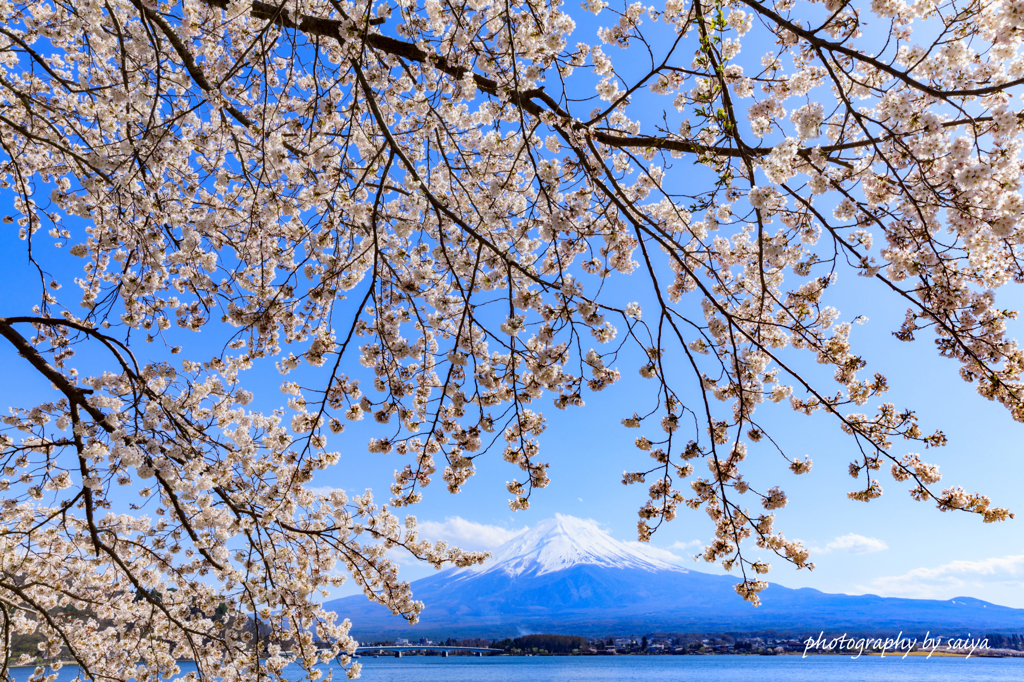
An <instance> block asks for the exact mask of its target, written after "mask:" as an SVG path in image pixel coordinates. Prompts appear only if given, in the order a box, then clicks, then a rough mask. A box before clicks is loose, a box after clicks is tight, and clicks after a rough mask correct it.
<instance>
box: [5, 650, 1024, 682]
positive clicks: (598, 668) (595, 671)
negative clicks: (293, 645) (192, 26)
mask: <svg viewBox="0 0 1024 682" xmlns="http://www.w3.org/2000/svg"><path fill="white" fill-rule="evenodd" d="M360 663H362V665H363V673H362V678H361V679H363V680H365V681H366V682H508V680H509V679H511V678H518V679H522V680H531V681H532V680H538V681H543V682H603V681H605V680H607V681H608V682H612V681H613V680H614V681H615V682H652V681H656V682H662V681H664V682H707V681H709V680H713V681H714V682H822V681H826V682H827V681H830V680H841V681H842V682H964V681H968V680H983V681H984V682H1019V681H1020V680H1022V679H1024V659H1007V658H971V659H965V658H931V659H925V658H921V657H917V658H915V657H908V658H906V659H900V658H895V657H891V656H887V657H886V658H884V659H882V658H879V657H876V656H872V657H867V656H865V657H862V658H860V659H858V660H850V659H849V658H847V657H844V656H810V657H808V658H806V659H804V658H801V657H800V656H618V657H603V656H600V657H598V656H551V657H535V658H527V657H522V656H493V657H485V658H472V657H452V658H441V657H439V656H405V657H403V658H400V659H396V658H391V657H381V658H362V659H360ZM181 668H182V672H183V673H187V672H189V671H190V670H195V667H194V666H193V665H192V664H190V663H182V664H181ZM285 672H286V674H287V673H291V674H290V675H288V677H289V679H292V680H302V679H304V677H303V675H302V671H301V669H299V668H298V667H296V666H292V667H291V668H289V669H286V670H285ZM12 673H13V677H14V682H25V680H27V679H28V677H29V675H31V673H32V669H31V668H16V669H14V670H13V671H12ZM78 679H80V678H79V676H78V669H77V668H76V667H75V666H67V667H65V668H63V669H62V670H61V671H60V673H59V675H58V677H57V680H58V682H72V681H73V680H78ZM335 679H336V680H337V679H344V674H343V673H342V672H341V670H340V669H336V670H335Z"/></svg>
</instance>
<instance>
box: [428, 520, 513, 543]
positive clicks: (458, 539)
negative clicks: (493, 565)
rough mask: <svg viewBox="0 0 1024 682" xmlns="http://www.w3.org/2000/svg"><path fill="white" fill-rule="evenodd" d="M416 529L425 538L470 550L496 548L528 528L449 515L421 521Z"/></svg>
mask: <svg viewBox="0 0 1024 682" xmlns="http://www.w3.org/2000/svg"><path fill="white" fill-rule="evenodd" d="M416 529H417V530H418V531H419V536H420V537H421V538H423V539H426V540H444V541H446V542H448V543H449V544H452V545H454V546H456V547H458V548H460V549H468V550H488V549H494V548H495V547H498V546H499V545H503V544H504V543H506V542H508V541H509V540H511V539H512V538H514V537H515V536H517V535H519V534H520V533H522V532H523V531H524V530H526V529H525V528H502V527H501V526H491V525H488V524H486V523H477V522H476V521H467V520H466V519H464V518H462V517H461V516H448V517H446V518H445V520H444V522H440V521H420V522H419V523H418V524H417V526H416Z"/></svg>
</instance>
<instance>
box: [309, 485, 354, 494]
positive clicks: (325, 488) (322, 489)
mask: <svg viewBox="0 0 1024 682" xmlns="http://www.w3.org/2000/svg"><path fill="white" fill-rule="evenodd" d="M306 490H308V491H309V492H311V493H313V494H314V495H330V494H331V493H333V492H334V491H335V490H340V491H341V492H345V489H344V488H335V487H334V486H332V485H317V486H313V487H312V488H306Z"/></svg>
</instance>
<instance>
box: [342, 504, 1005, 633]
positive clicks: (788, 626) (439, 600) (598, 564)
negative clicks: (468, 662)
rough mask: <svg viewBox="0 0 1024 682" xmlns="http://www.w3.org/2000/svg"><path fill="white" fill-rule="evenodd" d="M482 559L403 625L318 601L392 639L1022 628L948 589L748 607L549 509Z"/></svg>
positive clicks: (791, 595) (447, 577)
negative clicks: (939, 593) (916, 595)
mask: <svg viewBox="0 0 1024 682" xmlns="http://www.w3.org/2000/svg"><path fill="white" fill-rule="evenodd" d="M494 554H495V556H494V558H493V559H491V560H489V561H488V562H487V563H486V564H485V565H484V566H482V567H474V568H464V569H449V570H446V571H442V572H440V573H438V574H436V575H433V576H431V577H428V578H424V579H422V580H417V581H414V582H413V583H412V588H413V594H414V596H415V598H416V599H418V600H421V601H423V602H424V603H425V604H426V607H425V608H424V610H423V613H422V614H421V615H420V622H419V623H418V624H416V625H414V626H410V625H409V624H408V623H406V622H405V621H404V620H402V619H401V618H398V617H395V616H392V615H391V614H390V612H389V611H388V610H387V609H386V608H384V607H382V606H379V605H377V604H374V603H372V602H369V601H368V600H367V599H366V598H365V597H363V596H361V595H360V596H352V597H345V598H343V599H337V600H334V601H331V602H328V603H327V604H326V605H325V606H326V607H327V608H328V609H329V610H333V611H335V612H337V613H338V616H339V617H342V618H350V619H351V620H352V622H353V634H354V635H355V636H356V637H357V638H360V639H363V640H370V639H380V638H392V637H397V636H412V637H424V636H426V637H447V636H454V637H459V636H471V635H473V636H479V637H505V636H514V635H520V634H524V633H530V632H544V633H551V634H579V635H607V634H610V633H623V634H625V633H642V632H760V631H776V632H795V633H805V632H812V631H813V632H817V631H819V630H826V631H833V632H849V633H882V632H888V631H892V632H896V631H899V630H902V631H904V632H914V633H916V632H920V633H922V634H923V633H924V632H925V631H928V630H930V631H931V632H932V633H933V634H935V633H939V634H943V635H944V636H948V635H951V634H966V633H967V632H971V633H975V634H979V633H992V632H1003V633H1007V632H1021V631H1024V609H1012V608H1008V607H1005V606H998V605H996V604H990V603H987V602H984V601H981V600H980V599H973V598H970V597H957V598H956V599H951V600H949V601H934V600H924V599H893V598H885V597H878V596H874V595H859V596H853V595H845V594H826V593H824V592H820V591H818V590H814V589H810V588H803V589H797V590H794V589H789V588H786V587H782V586H780V585H771V586H770V587H769V588H768V589H767V590H765V591H764V592H762V593H761V596H762V602H763V603H762V606H760V607H759V608H753V607H752V606H751V605H750V604H748V603H747V602H745V601H743V600H742V599H741V598H740V597H739V596H738V595H737V594H736V592H735V591H734V590H733V585H735V584H736V582H737V578H736V577H735V576H720V575H710V574H707V573H699V572H696V571H688V570H686V569H684V568H681V567H679V566H676V565H674V564H670V563H667V562H664V561H661V560H659V559H657V558H654V557H652V556H648V555H647V554H645V553H643V552H642V551H638V550H636V549H634V548H633V547H630V546H628V545H625V544H623V543H621V542H617V541H616V540H614V539H612V538H611V537H610V536H608V535H607V534H606V533H603V532H602V531H601V530H600V529H598V528H597V527H596V526H595V525H594V524H592V523H588V522H586V521H581V520H579V519H575V518H573V517H569V516H556V517H555V518H553V519H549V520H547V521H544V522H542V523H539V524H537V525H536V526H535V527H534V528H532V529H530V530H529V531H527V532H525V533H523V534H521V535H519V536H517V537H515V538H513V539H512V540H510V541H509V542H508V543H506V544H505V545H503V546H501V547H499V548H498V549H497V550H495V552H494Z"/></svg>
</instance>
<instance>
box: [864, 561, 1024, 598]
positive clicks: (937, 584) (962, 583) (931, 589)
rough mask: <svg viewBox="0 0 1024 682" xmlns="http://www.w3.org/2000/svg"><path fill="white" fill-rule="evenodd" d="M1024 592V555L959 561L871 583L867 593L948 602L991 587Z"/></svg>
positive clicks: (885, 577) (887, 577) (882, 578)
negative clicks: (945, 599)
mask: <svg viewBox="0 0 1024 682" xmlns="http://www.w3.org/2000/svg"><path fill="white" fill-rule="evenodd" d="M997 584H1002V585H1017V586H1019V587H1022V588H1024V554H1014V555H1010V556H1003V557H990V558H988V559H980V560H977V561H970V560H964V559H961V560H957V561H951V562H949V563H948V564H942V565H941V566H936V567H933V568H915V569H913V570H911V571H907V572H906V573H904V574H903V575H893V576H884V577H881V578H875V579H874V580H872V581H871V586H870V587H869V588H867V589H869V590H872V591H877V592H879V593H880V594H883V595H887V596H894V597H916V598H920V599H928V598H931V599H935V598H949V597H953V596H957V595H960V594H963V593H964V592H967V591H968V590H970V591H975V590H978V589H983V588H984V587H986V586H992V585H997Z"/></svg>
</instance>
